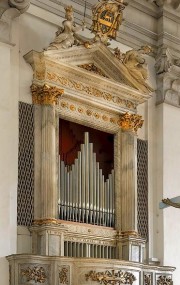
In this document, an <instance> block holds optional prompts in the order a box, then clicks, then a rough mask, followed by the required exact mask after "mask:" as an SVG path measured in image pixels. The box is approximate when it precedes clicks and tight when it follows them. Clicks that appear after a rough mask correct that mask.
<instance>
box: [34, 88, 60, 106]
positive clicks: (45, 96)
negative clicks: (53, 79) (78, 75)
mask: <svg viewBox="0 0 180 285" xmlns="http://www.w3.org/2000/svg"><path fill="white" fill-rule="evenodd" d="M31 92H32V98H33V104H38V105H56V104H57V103H58V98H59V97H60V96H61V95H62V94H63V93H64V90H63V89H59V88H57V87H55V86H49V85H47V84H44V85H43V86H41V85H36V84H32V85H31Z"/></svg>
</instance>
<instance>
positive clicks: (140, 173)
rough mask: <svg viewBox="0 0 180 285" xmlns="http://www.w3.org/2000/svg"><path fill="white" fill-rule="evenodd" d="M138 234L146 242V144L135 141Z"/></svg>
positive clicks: (141, 141) (145, 142)
mask: <svg viewBox="0 0 180 285" xmlns="http://www.w3.org/2000/svg"><path fill="white" fill-rule="evenodd" d="M137 210H138V232H139V234H140V235H141V236H142V237H143V238H146V240H148V142H147V141H144V140H140V139H138V140H137Z"/></svg>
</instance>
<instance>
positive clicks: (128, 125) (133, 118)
mask: <svg viewBox="0 0 180 285" xmlns="http://www.w3.org/2000/svg"><path fill="white" fill-rule="evenodd" d="M143 122H144V120H142V116H140V115H137V114H129V113H125V114H123V115H121V116H120V120H119V125H120V127H121V128H122V129H123V130H126V131H132V132H134V133H137V131H138V129H139V128H142V126H143Z"/></svg>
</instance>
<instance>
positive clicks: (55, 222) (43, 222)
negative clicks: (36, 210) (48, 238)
mask: <svg viewBox="0 0 180 285" xmlns="http://www.w3.org/2000/svg"><path fill="white" fill-rule="evenodd" d="M52 224H53V225H60V224H62V221H61V220H56V219H39V220H34V221H33V226H42V225H52Z"/></svg>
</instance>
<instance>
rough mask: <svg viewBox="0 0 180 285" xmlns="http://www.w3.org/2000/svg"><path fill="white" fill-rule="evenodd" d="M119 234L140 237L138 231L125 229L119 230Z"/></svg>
mask: <svg viewBox="0 0 180 285" xmlns="http://www.w3.org/2000/svg"><path fill="white" fill-rule="evenodd" d="M120 235H121V236H123V237H124V236H133V237H140V235H139V234H138V232H136V231H126V232H120Z"/></svg>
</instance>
